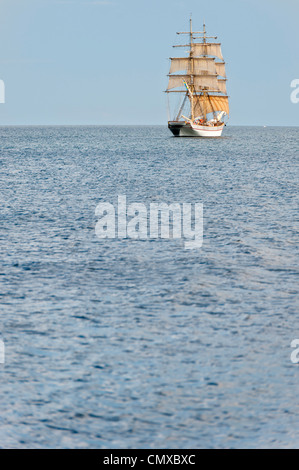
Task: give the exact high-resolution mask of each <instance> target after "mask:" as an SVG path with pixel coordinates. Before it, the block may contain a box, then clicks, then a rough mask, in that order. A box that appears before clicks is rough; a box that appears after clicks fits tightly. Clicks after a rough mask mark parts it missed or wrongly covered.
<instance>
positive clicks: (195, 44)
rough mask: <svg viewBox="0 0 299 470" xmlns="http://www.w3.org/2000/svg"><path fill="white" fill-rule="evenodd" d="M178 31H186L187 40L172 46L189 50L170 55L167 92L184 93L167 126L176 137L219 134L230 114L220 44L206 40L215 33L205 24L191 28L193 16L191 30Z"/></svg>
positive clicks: (216, 135) (214, 135) (212, 37)
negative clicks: (201, 29) (199, 27)
mask: <svg viewBox="0 0 299 470" xmlns="http://www.w3.org/2000/svg"><path fill="white" fill-rule="evenodd" d="M177 34H187V35H189V38H190V39H189V44H182V45H176V46H173V47H185V48H186V47H188V48H189V50H188V57H171V58H170V60H171V65H170V71H169V75H168V77H169V82H168V88H167V90H166V93H181V94H183V96H182V100H181V103H180V107H179V111H178V113H176V117H175V119H174V120H173V121H168V127H169V129H170V130H171V132H172V133H173V134H174V135H175V136H177V137H220V136H221V134H222V131H223V128H224V126H225V119H228V116H229V103H228V96H227V92H226V81H227V79H226V72H225V62H224V60H223V56H222V52H221V44H220V43H216V42H208V41H207V40H208V39H214V40H216V39H217V37H214V36H207V34H206V26H205V24H204V25H203V31H193V30H192V19H190V31H188V32H179V33H177ZM186 107H187V108H188V110H187V112H186V111H185V108H186ZM183 112H186V114H187V113H188V116H187V117H186V116H185V115H183V114H182V113H183Z"/></svg>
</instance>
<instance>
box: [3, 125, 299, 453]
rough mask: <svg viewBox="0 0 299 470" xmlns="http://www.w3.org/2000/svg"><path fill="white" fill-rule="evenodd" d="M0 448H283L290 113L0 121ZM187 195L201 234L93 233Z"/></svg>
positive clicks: (293, 392)
mask: <svg viewBox="0 0 299 470" xmlns="http://www.w3.org/2000/svg"><path fill="white" fill-rule="evenodd" d="M0 149H1V150H0V160H1V258H2V262H1V277H0V280H1V325H0V338H2V340H4V342H5V347H6V357H5V364H4V365H3V364H0V377H1V385H0V390H1V400H0V447H2V448H3V447H9V448H16V447H21V448H41V447H44V448H49V447H52V448H82V447H88V448H188V447H189V448H192V447H194V448H204V447H207V448H215V447H220V448H230V447H232V448H236V447H243V448H252V447H299V394H298V390H299V365H296V364H293V363H292V362H291V359H290V355H291V352H292V351H293V349H292V348H291V346H290V343H291V341H292V340H293V339H295V338H299V324H298V319H299V309H298V304H299V303H298V271H297V270H298V258H299V256H298V179H299V175H298V154H299V128H274V127H272V128H271V127H268V128H262V127H260V128H254V127H248V128H246V127H242V128H241V127H240V128H237V127H227V128H226V129H225V131H224V136H223V138H221V139H216V140H201V139H178V138H174V137H172V135H171V133H170V132H169V131H168V129H167V128H166V127H159V126H157V127H27V128H26V127H18V128H13V127H2V128H0ZM122 194H123V195H126V196H127V200H128V203H132V202H142V203H144V204H145V205H146V206H149V204H150V203H151V202H166V203H171V202H179V203H184V202H192V203H195V202H202V203H203V205H204V241H203V246H202V248H201V249H198V250H186V249H185V248H184V243H183V240H161V239H160V240H143V241H138V240H132V239H123V240H118V239H115V240H99V239H98V238H97V237H96V235H95V224H96V221H97V218H96V217H95V213H94V211H95V208H96V206H97V204H98V203H99V202H103V201H106V202H110V203H112V204H114V205H115V204H116V202H117V196H118V195H122Z"/></svg>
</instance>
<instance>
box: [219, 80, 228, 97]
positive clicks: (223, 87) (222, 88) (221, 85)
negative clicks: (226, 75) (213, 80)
mask: <svg viewBox="0 0 299 470" xmlns="http://www.w3.org/2000/svg"><path fill="white" fill-rule="evenodd" d="M218 89H219V91H220V92H221V93H224V94H226V93H227V92H226V80H225V79H223V80H222V79H218Z"/></svg>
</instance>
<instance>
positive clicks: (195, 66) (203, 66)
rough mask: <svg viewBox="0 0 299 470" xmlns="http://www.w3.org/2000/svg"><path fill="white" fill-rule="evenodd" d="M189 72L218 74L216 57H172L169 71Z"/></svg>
mask: <svg viewBox="0 0 299 470" xmlns="http://www.w3.org/2000/svg"><path fill="white" fill-rule="evenodd" d="M176 72H188V74H193V75H199V74H204V73H206V74H211V75H214V74H217V69H216V64H215V59H214V58H212V57H196V58H194V59H193V58H192V59H188V58H185V57H172V58H171V65H170V70H169V73H170V74H172V73H176Z"/></svg>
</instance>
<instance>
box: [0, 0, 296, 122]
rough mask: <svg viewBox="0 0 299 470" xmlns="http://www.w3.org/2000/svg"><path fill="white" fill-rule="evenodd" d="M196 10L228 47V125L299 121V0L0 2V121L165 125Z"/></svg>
mask: <svg viewBox="0 0 299 470" xmlns="http://www.w3.org/2000/svg"><path fill="white" fill-rule="evenodd" d="M191 12H192V18H193V24H194V27H195V28H196V29H201V27H202V22H203V19H205V21H206V24H207V30H208V32H209V33H211V34H212V35H214V34H215V35H217V36H218V39H219V41H220V42H221V43H222V51H223V55H224V58H225V60H226V62H227V73H228V78H229V82H228V92H229V95H230V103H231V118H230V124H232V125H293V126H297V125H299V103H298V104H293V103H291V100H290V94H291V91H292V89H291V88H290V83H291V81H292V80H294V79H295V78H299V28H298V19H299V2H298V0H283V1H282V0H281V1H277V0H248V1H247V0H226V1H225V2H224V1H223V0H213V1H209V2H207V1H201V0H200V1H199V0H197V1H193V0H190V1H182V0H150V1H149V0H147V1H145V0H138V1H137V0H122V1H120V0H112V1H109V0H107V1H96V0H69V1H68V0H0V44H1V47H0V79H2V80H4V82H5V86H6V102H5V104H0V125H6V124H24V125H29V124H45V125H48V124H109V125H110V124H124V125H125V124H165V122H166V121H167V110H166V96H165V94H164V93H163V90H165V88H166V86H167V78H166V75H167V73H168V69H169V60H168V58H169V57H170V56H171V55H174V51H175V50H173V49H172V47H171V45H172V44H174V43H176V42H177V41H178V36H177V35H176V34H175V33H176V31H182V30H186V28H188V21H189V16H190V13H191Z"/></svg>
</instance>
